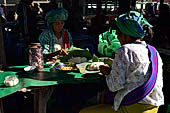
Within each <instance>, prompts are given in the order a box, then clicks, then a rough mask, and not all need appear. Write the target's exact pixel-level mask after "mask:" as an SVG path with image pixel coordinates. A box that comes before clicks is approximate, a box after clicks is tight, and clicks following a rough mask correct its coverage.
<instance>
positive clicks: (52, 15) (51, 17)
mask: <svg viewBox="0 0 170 113" xmlns="http://www.w3.org/2000/svg"><path fill="white" fill-rule="evenodd" d="M67 18H68V11H67V10H66V9H63V8H58V9H55V10H51V11H49V12H48V13H47V14H46V16H45V20H46V21H47V26H48V27H49V26H50V25H51V24H52V23H53V22H55V21H57V20H64V21H65V20H67Z"/></svg>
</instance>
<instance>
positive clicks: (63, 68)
mask: <svg viewBox="0 0 170 113" xmlns="http://www.w3.org/2000/svg"><path fill="white" fill-rule="evenodd" d="M72 69H73V67H62V68H61V69H60V70H72Z"/></svg>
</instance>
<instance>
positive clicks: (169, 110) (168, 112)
mask: <svg viewBox="0 0 170 113" xmlns="http://www.w3.org/2000/svg"><path fill="white" fill-rule="evenodd" d="M166 113H170V104H169V105H168V108H167V110H166Z"/></svg>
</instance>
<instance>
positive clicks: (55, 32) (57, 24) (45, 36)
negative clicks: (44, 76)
mask: <svg viewBox="0 0 170 113" xmlns="http://www.w3.org/2000/svg"><path fill="white" fill-rule="evenodd" d="M67 18H68V11H67V10H65V9H63V8H58V9H55V10H51V11H49V12H48V13H47V14H46V16H45V20H46V22H47V27H48V29H46V30H44V31H43V32H42V33H41V34H40V36H39V41H40V44H41V45H42V46H43V54H44V56H45V57H47V58H45V59H48V58H49V59H51V58H52V57H54V56H56V55H58V54H66V51H65V48H69V47H70V46H72V45H73V43H72V38H71V35H70V33H69V32H68V31H67V30H65V29H63V27H64V24H65V21H66V20H67Z"/></svg>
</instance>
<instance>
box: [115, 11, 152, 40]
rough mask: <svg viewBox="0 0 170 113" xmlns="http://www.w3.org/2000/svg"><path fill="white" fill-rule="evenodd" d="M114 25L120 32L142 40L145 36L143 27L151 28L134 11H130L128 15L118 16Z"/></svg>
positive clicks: (140, 15)
mask: <svg viewBox="0 0 170 113" xmlns="http://www.w3.org/2000/svg"><path fill="white" fill-rule="evenodd" d="M116 25H117V27H118V28H119V30H120V31H121V32H123V33H124V34H126V35H129V36H132V37H134V38H143V37H144V36H145V31H144V29H143V26H144V25H149V26H150V27H152V25H150V24H149V23H148V22H147V20H146V19H145V18H143V15H142V14H140V13H139V12H136V11H130V12H129V13H125V14H122V15H120V16H119V17H118V18H117V22H116Z"/></svg>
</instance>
